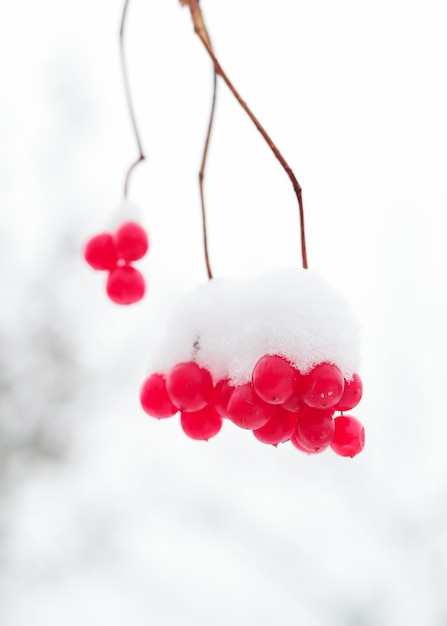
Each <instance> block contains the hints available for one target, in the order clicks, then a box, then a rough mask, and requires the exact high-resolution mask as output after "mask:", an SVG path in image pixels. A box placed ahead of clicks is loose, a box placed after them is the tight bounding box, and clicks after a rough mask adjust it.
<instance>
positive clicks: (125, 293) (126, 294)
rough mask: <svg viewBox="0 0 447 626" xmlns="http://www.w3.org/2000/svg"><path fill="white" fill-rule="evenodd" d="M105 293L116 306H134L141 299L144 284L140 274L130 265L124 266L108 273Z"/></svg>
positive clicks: (144, 287)
mask: <svg viewBox="0 0 447 626" xmlns="http://www.w3.org/2000/svg"><path fill="white" fill-rule="evenodd" d="M106 291H107V295H108V296H109V298H110V299H111V300H112V301H113V302H115V303H116V304H134V303H135V302H138V301H139V300H141V299H142V298H143V296H144V293H145V291H146V284H145V282H144V277H143V275H142V274H141V272H139V271H138V270H137V269H135V268H134V267H131V266H130V265H124V266H123V267H117V268H116V269H114V270H112V271H111V272H110V274H109V276H108V278H107V283H106Z"/></svg>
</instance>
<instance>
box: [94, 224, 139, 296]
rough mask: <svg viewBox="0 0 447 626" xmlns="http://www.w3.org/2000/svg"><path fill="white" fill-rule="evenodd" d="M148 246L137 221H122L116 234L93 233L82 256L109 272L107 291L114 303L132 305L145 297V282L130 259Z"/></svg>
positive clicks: (134, 258)
mask: <svg viewBox="0 0 447 626" xmlns="http://www.w3.org/2000/svg"><path fill="white" fill-rule="evenodd" d="M148 248H149V240H148V237H147V234H146V231H145V230H144V228H143V227H142V226H140V224H138V223H137V222H125V223H124V224H122V226H120V227H119V228H118V230H117V231H116V233H115V234H111V233H108V232H104V233H100V234H99V235H95V236H94V237H92V238H91V239H89V241H88V242H87V243H86V245H85V248H84V258H85V260H86V261H87V263H88V264H89V265H90V266H91V267H92V268H93V269H94V270H102V271H107V272H109V274H108V277H107V282H106V291H107V295H108V296H109V298H110V299H111V300H112V301H113V302H115V303H116V304H133V303H134V302H138V301H139V300H141V299H142V297H143V296H144V293H145V291H146V284H145V281H144V277H143V275H142V273H141V272H140V271H139V270H137V269H136V268H135V267H133V265H132V262H133V261H138V260H139V259H141V258H143V257H144V255H145V254H146V252H147V250H148Z"/></svg>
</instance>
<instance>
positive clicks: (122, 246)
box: [115, 222, 149, 263]
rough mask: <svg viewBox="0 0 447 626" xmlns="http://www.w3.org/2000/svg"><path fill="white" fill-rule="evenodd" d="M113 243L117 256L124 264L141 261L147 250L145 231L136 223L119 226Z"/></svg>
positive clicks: (147, 243) (147, 241)
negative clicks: (114, 243)
mask: <svg viewBox="0 0 447 626" xmlns="http://www.w3.org/2000/svg"><path fill="white" fill-rule="evenodd" d="M115 241H116V249H117V252H118V256H119V258H120V259H123V260H124V261H126V263H129V262H130V261H137V260H138V259H141V258H142V257H144V255H145V254H146V252H147V251H148V248H149V240H148V236H147V234H146V231H145V230H144V228H143V227H142V226H140V225H139V224H137V222H126V223H125V224H123V225H122V226H120V227H119V228H118V230H117V232H116V235H115Z"/></svg>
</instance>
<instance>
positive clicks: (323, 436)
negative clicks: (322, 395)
mask: <svg viewBox="0 0 447 626" xmlns="http://www.w3.org/2000/svg"><path fill="white" fill-rule="evenodd" d="M295 437H296V440H297V441H298V442H299V443H300V444H301V445H302V446H303V447H305V448H311V449H312V450H321V448H327V446H328V445H329V444H330V443H331V441H332V439H333V437H334V420H333V419H332V415H331V414H330V412H329V411H325V410H324V409H308V408H305V409H303V410H301V411H299V413H298V421H297V423H296V432H295Z"/></svg>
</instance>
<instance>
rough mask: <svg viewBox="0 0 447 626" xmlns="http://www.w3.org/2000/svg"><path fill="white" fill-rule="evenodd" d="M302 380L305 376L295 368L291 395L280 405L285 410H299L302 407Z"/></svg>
mask: <svg viewBox="0 0 447 626" xmlns="http://www.w3.org/2000/svg"><path fill="white" fill-rule="evenodd" d="M304 380H305V377H304V376H303V375H302V374H301V373H300V372H299V371H298V370H295V378H294V380H293V392H292V395H291V396H290V398H288V399H287V400H286V401H285V402H284V404H282V405H281V406H282V408H283V409H286V411H299V410H300V409H301V408H302V407H303V404H304V400H303V389H304Z"/></svg>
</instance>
